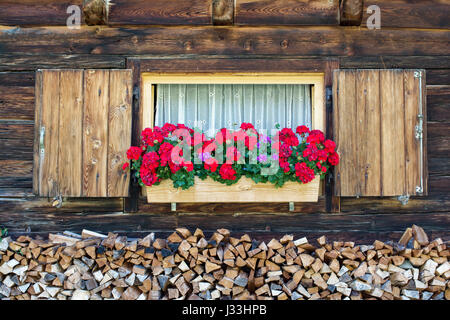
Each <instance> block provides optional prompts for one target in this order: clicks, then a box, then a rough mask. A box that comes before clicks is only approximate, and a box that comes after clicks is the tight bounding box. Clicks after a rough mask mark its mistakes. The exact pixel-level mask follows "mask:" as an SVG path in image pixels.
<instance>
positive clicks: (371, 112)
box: [356, 70, 381, 196]
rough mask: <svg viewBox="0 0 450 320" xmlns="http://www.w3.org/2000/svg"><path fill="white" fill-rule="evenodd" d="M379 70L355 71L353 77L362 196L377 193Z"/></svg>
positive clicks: (378, 180)
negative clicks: (355, 76)
mask: <svg viewBox="0 0 450 320" xmlns="http://www.w3.org/2000/svg"><path fill="white" fill-rule="evenodd" d="M379 83H380V73H379V71H377V70H368V71H361V72H358V74H357V78H356V87H357V95H356V114H357V121H356V127H357V131H356V137H357V143H356V145H357V149H358V151H357V153H358V157H359V159H358V168H357V169H358V172H357V176H356V178H357V185H359V186H358V188H357V189H358V190H359V193H360V194H361V195H362V196H373V195H379V194H380V192H381V186H380V170H381V161H380V160H381V159H380V157H379V155H380V153H381V149H380V147H381V134H380V121H381V120H380V85H379Z"/></svg>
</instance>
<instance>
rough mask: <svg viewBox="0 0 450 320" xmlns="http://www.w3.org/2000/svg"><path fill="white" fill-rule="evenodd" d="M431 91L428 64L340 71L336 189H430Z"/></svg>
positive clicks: (351, 192) (356, 192) (377, 192)
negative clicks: (428, 119)
mask: <svg viewBox="0 0 450 320" xmlns="http://www.w3.org/2000/svg"><path fill="white" fill-rule="evenodd" d="M425 97H426V94H425V71H424V70H397V69H395V70H336V71H335V72H334V75H333V104H334V105H333V119H334V138H335V140H336V144H337V150H338V153H339V154H340V157H341V161H340V164H339V165H338V166H337V168H336V170H335V175H336V178H335V194H336V195H338V196H399V195H422V194H426V193H427V163H426V153H427V152H426V106H425ZM421 120H423V121H421ZM421 125H422V128H423V131H422V132H423V134H422V139H420V132H418V131H417V129H418V128H420V126H421ZM416 126H417V128H416ZM417 134H418V136H417V137H416V135H417ZM421 188H422V190H421Z"/></svg>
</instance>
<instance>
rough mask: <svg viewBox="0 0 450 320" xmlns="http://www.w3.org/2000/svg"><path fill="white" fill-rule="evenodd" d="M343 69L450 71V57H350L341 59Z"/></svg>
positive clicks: (384, 55)
mask: <svg viewBox="0 0 450 320" xmlns="http://www.w3.org/2000/svg"><path fill="white" fill-rule="evenodd" d="M340 67H341V68H342V69H354V68H367V69H369V68H370V69H413V68H421V69H427V70H428V69H449V68H450V56H449V55H448V54H445V55H443V56H441V57H434V56H420V55H417V54H414V53H413V54H412V55H409V56H405V57H400V56H392V55H388V54H385V53H381V54H380V55H367V56H348V57H341V58H340Z"/></svg>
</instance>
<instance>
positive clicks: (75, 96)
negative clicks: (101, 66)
mask: <svg viewBox="0 0 450 320" xmlns="http://www.w3.org/2000/svg"><path fill="white" fill-rule="evenodd" d="M59 93H60V96H59V100H60V104H59V154H58V161H59V162H58V168H59V173H58V175H59V178H58V181H59V187H60V190H59V191H60V193H61V194H63V195H65V196H72V197H79V196H81V181H82V158H81V157H82V154H83V150H82V139H83V135H82V132H83V130H82V119H83V70H64V71H61V74H60V91H59Z"/></svg>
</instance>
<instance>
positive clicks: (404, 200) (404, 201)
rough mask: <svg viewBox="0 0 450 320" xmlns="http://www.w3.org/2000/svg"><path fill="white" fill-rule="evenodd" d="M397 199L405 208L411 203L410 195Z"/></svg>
mask: <svg viewBox="0 0 450 320" xmlns="http://www.w3.org/2000/svg"><path fill="white" fill-rule="evenodd" d="M397 199H398V201H400V202H401V204H402V205H403V206H405V205H407V204H408V201H409V194H406V195H402V196H398V198H397Z"/></svg>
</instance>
